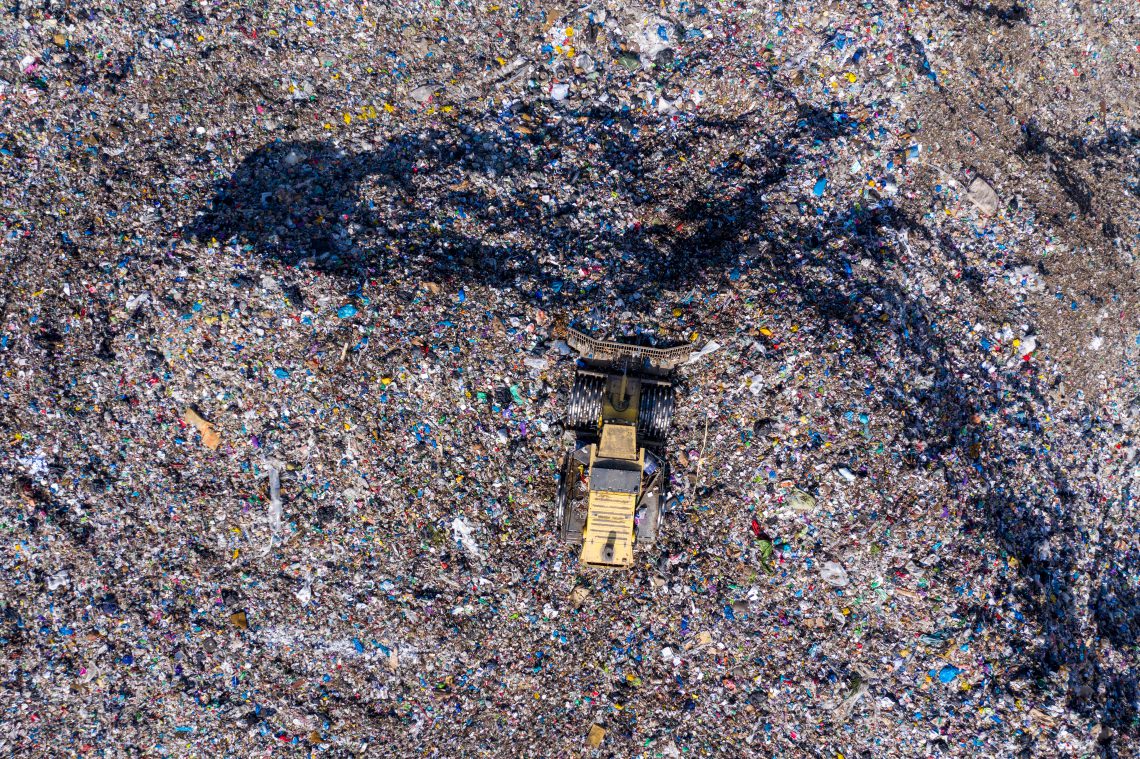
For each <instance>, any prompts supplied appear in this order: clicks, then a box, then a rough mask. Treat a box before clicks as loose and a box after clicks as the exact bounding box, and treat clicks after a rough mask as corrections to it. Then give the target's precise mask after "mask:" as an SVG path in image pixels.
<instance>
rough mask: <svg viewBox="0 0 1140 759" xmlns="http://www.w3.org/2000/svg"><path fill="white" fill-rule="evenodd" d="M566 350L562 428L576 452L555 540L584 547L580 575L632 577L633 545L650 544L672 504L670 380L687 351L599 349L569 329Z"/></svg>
mask: <svg viewBox="0 0 1140 759" xmlns="http://www.w3.org/2000/svg"><path fill="white" fill-rule="evenodd" d="M566 342H567V344H568V345H569V346H570V348H571V349H572V350H574V351H576V352H577V353H578V355H579V359H578V362H577V366H576V369H575V372H574V384H573V385H572V386H571V389H570V395H569V403H568V408H567V413H566V423H565V429H566V431H567V435H569V434H570V433H572V434H573V439H574V443H573V446H572V447H571V448H570V449H569V450H567V451H566V453H565V455H564V456H563V458H562V466H561V468H560V470H559V475H558V489H557V491H556V495H555V516H556V520H557V525H558V534H559V537H560V538H561V539H562V540H565V541H567V542H569V543H573V544H577V545H581V546H582V549H581V554H580V561H581V563H582V565H584V566H589V567H602V568H610V569H620V568H628V567H630V566H632V565H633V551H634V546H638V547H639V548H643V547H647V546H651V545H653V544H654V543H655V542H656V540H657V532H658V528H659V526H660V524H661V519H662V515H663V513H664V509H665V506H666V504H667V503H668V499H669V463H668V461H667V459H666V457H665V445H666V442H667V436H668V432H669V424H670V422H671V421H672V417H673V382H672V374H673V371H674V369H676V367H677V366H679V365H680V364H682V363H685V362H686V361H688V360H689V359H690V357H691V356H692V355H693V354H692V348H691V347H690V346H686V345H682V346H676V347H671V348H659V347H652V346H646V345H639V344H635V343H627V342H620V341H606V340H597V339H595V338H593V337H590V336H589V335H586V334H584V333H582V332H579V331H578V330H574V329H570V330H568V333H567V338H566Z"/></svg>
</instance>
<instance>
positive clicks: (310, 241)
mask: <svg viewBox="0 0 1140 759" xmlns="http://www.w3.org/2000/svg"><path fill="white" fill-rule="evenodd" d="M794 107H795V108H796V118H795V119H794V125H792V126H790V127H788V128H786V129H784V130H783V131H781V132H779V133H767V132H765V131H764V123H763V122H762V121H761V120H760V119H759V117H758V116H757V115H755V114H750V115H746V116H743V117H739V118H737V119H731V120H714V119H699V118H698V119H693V120H691V121H688V122H684V123H682V124H680V125H665V124H663V123H661V122H658V121H655V120H648V119H645V118H642V117H633V116H630V115H629V114H628V113H621V112H614V111H607V110H602V109H592V110H585V111H579V112H570V113H567V114H565V115H564V116H563V117H562V118H561V119H560V120H559V121H558V123H557V124H555V125H553V126H552V125H550V124H549V123H547V122H545V121H543V120H542V119H536V120H524V121H522V122H519V121H518V120H510V121H509V122H508V121H506V120H502V119H500V120H498V122H497V123H498V126H496V127H494V128H487V127H480V128H474V127H465V126H462V125H459V126H456V127H454V128H448V129H446V130H444V129H436V130H424V131H418V132H408V133H405V134H403V135H401V136H399V137H397V138H396V139H394V140H391V141H390V142H388V143H387V144H385V145H384V146H383V147H381V148H379V149H368V150H359V151H356V152H353V151H350V150H345V149H341V148H338V147H337V146H335V145H333V144H332V143H328V142H274V143H270V144H268V145H265V146H264V147H262V148H261V149H259V150H257V151H255V152H254V153H252V154H251V155H249V156H247V157H246V159H245V160H244V161H242V163H241V165H240V166H239V167H238V169H237V170H236V171H235V172H234V174H233V175H232V176H231V177H230V178H229V179H228V180H226V181H224V182H222V183H221V184H220V185H219V186H218V187H217V190H216V193H215V196H214V198H213V201H212V202H211V203H210V205H209V206H208V207H206V208H204V209H202V211H201V213H200V214H199V216H198V218H197V219H196V220H195V222H194V224H193V225H192V226H191V227H190V228H189V229H188V230H186V232H187V235H188V236H196V237H197V238H198V239H200V240H201V239H207V240H208V239H211V238H214V239H216V240H218V241H221V242H225V241H231V240H237V241H239V242H240V243H242V244H246V245H251V246H253V248H254V250H255V251H257V252H259V253H260V254H262V255H265V256H268V257H275V258H278V259H280V260H282V261H284V262H286V263H288V264H297V263H300V262H303V261H304V262H308V263H310V264H311V265H312V266H314V267H316V268H318V269H320V270H323V271H326V272H329V273H330V274H332V275H335V276H345V277H346V278H355V277H358V276H361V275H367V274H368V273H373V274H376V275H379V276H399V277H413V278H418V279H425V278H430V279H433V280H435V281H441V282H442V281H450V282H454V283H456V284H470V283H480V284H485V285H490V286H494V287H502V288H513V289H514V290H515V291H516V293H517V296H518V298H519V299H520V300H527V299H535V300H538V301H540V302H551V301H552V299H553V298H554V297H555V294H556V295H557V299H558V300H557V303H558V304H559V305H560V306H564V307H577V306H584V307H592V306H596V307H599V308H600V307H602V306H603V304H602V303H599V302H598V300H599V295H600V292H599V291H598V290H597V286H591V285H574V286H571V285H569V284H567V283H568V282H570V281H571V279H572V278H571V276H570V275H571V273H574V272H580V271H581V270H582V269H590V268H592V267H593V268H597V269H598V270H599V271H602V272H604V275H605V278H606V280H607V281H608V282H610V283H611V284H612V286H614V287H615V288H616V289H617V291H618V292H619V293H620V294H621V297H622V300H623V303H621V304H620V308H621V309H623V310H630V311H632V312H633V313H635V314H636V313H638V312H639V311H641V310H644V312H649V311H651V310H652V309H653V308H654V307H655V306H656V305H657V304H658V302H659V297H660V296H661V295H662V294H663V293H664V292H665V291H673V292H679V291H685V290H689V289H694V288H698V287H700V286H702V285H708V284H710V283H713V284H714V285H716V286H719V285H723V284H724V279H725V276H726V272H727V271H729V270H730V269H738V270H741V271H744V272H754V273H755V275H756V276H757V277H759V278H760V279H761V280H762V281H766V282H780V283H781V289H782V290H783V289H788V290H790V291H791V292H793V293H794V300H793V301H789V307H793V308H797V309H802V310H806V311H807V312H808V313H809V314H814V318H815V319H816V320H817V321H818V322H819V323H820V324H821V325H822V328H823V329H824V330H831V331H833V332H836V333H838V334H842V335H843V336H845V338H846V339H848V340H849V341H851V342H852V343H853V344H854V346H855V348H856V350H857V351H859V352H861V353H863V354H864V355H866V356H876V355H878V354H879V352H880V351H882V350H883V347H882V346H883V345H889V346H892V348H891V349H892V350H893V351H894V354H893V355H894V356H896V357H897V359H898V366H896V368H895V369H894V370H893V371H892V372H891V373H890V375H891V377H890V379H889V380H888V384H887V386H885V387H876V390H877V392H879V393H881V394H882V397H883V398H884V399H885V400H884V402H885V403H886V404H887V405H888V406H889V407H890V408H892V409H893V410H894V411H895V412H896V413H897V414H898V415H899V418H901V419H903V420H904V430H905V432H904V436H905V438H906V440H907V441H908V447H907V448H906V449H904V450H901V451H899V452H897V459H898V461H897V466H898V467H900V468H909V469H911V470H916V471H923V472H926V473H927V474H926V476H929V477H937V476H941V477H944V478H945V479H946V484H947V488H948V489H949V491H950V492H959V493H965V492H967V491H966V488H967V487H968V486H969V482H970V481H973V482H977V481H979V480H980V481H981V482H983V483H984V484H985V485H984V492H985V493H986V496H985V497H984V498H983V499H981V500H980V501H975V502H973V503H972V506H973V507H974V508H973V513H972V516H970V518H969V519H968V522H967V526H966V529H967V530H968V531H972V530H985V531H987V532H988V533H990V534H991V535H992V536H993V538H994V539H995V540H996V541H997V542H998V544H999V545H1000V546H1001V547H1002V548H1003V549H1004V550H1006V551H1007V552H1008V553H1009V554H1011V555H1013V556H1015V557H1016V558H1017V559H1018V565H1019V572H1020V573H1021V576H1022V579H1023V582H1021V583H1018V584H1017V588H1015V587H1012V586H1011V587H1010V588H1008V589H1007V590H1006V592H1009V593H1016V594H1018V598H1017V601H1018V602H1019V603H1020V605H1021V607H1022V608H1025V609H1027V610H1029V611H1030V612H1031V613H1032V614H1033V616H1035V617H1036V619H1037V620H1038V621H1039V623H1040V624H1041V626H1042V628H1043V629H1044V631H1045V635H1044V637H1043V639H1042V640H1041V641H1040V642H1039V643H1038V644H1037V645H1038V649H1037V650H1035V651H1033V652H1032V655H1031V656H1029V657H1026V660H1027V661H1032V662H1035V663H1036V664H1035V665H1034V666H1035V668H1036V672H1027V673H1026V674H1028V675H1030V676H1032V675H1034V674H1042V673H1045V672H1056V671H1058V670H1059V669H1060V668H1061V667H1067V668H1068V670H1069V694H1068V696H1069V700H1070V704H1071V705H1072V706H1073V707H1074V708H1077V709H1079V710H1080V711H1081V712H1082V713H1086V714H1094V713H1095V714H1096V715H1097V716H1098V718H1099V720H1100V722H1101V723H1102V724H1104V725H1110V726H1113V727H1115V728H1117V729H1125V728H1130V726H1131V725H1132V723H1133V721H1134V718H1135V716H1136V703H1137V698H1138V693H1140V691H1138V686H1137V678H1136V675H1135V674H1132V673H1130V672H1128V671H1113V670H1110V669H1108V668H1105V667H1103V666H1102V665H1101V664H1100V663H1098V660H1097V657H1096V656H1094V655H1092V654H1093V652H1090V651H1088V650H1087V649H1086V647H1085V644H1084V642H1083V639H1082V635H1081V631H1080V629H1079V624H1078V618H1079V616H1080V613H1079V612H1081V611H1085V612H1086V613H1088V614H1091V618H1092V619H1093V620H1094V622H1095V625H1096V628H1097V633H1098V634H1099V635H1100V636H1102V637H1104V638H1107V639H1109V640H1111V641H1113V642H1114V643H1115V644H1117V645H1121V646H1124V647H1128V646H1130V645H1131V643H1130V642H1129V641H1134V640H1135V632H1136V630H1137V625H1138V623H1140V597H1138V595H1137V593H1136V592H1135V591H1134V590H1131V589H1130V588H1131V586H1130V585H1128V583H1127V582H1126V581H1125V579H1124V578H1125V575H1126V574H1127V572H1126V571H1125V570H1131V571H1133V572H1134V571H1135V569H1136V568H1135V567H1127V568H1126V567H1117V566H1113V565H1112V564H1111V563H1108V564H1106V565H1098V567H1099V569H1098V570H1097V571H1099V572H1100V576H1099V577H1098V578H1097V580H1096V582H1095V583H1094V585H1095V587H1097V588H1098V589H1097V590H1096V592H1095V593H1094V594H1093V598H1092V600H1091V601H1090V602H1089V604H1090V606H1091V607H1092V608H1091V609H1088V610H1081V609H1079V608H1078V601H1077V599H1076V598H1075V596H1074V593H1073V587H1072V586H1073V578H1074V576H1075V574H1076V570H1077V556H1076V548H1075V546H1076V545H1077V543H1078V542H1079V541H1077V540H1074V539H1073V538H1074V537H1076V534H1077V527H1076V525H1075V523H1074V519H1073V516H1072V512H1073V509H1072V504H1074V503H1075V502H1076V501H1077V499H1081V498H1091V497H1095V494H1091V493H1077V492H1074V490H1073V489H1072V488H1071V487H1070V485H1069V484H1068V482H1067V479H1066V475H1065V472H1064V471H1063V470H1062V469H1061V468H1060V467H1059V466H1058V465H1057V464H1056V462H1055V461H1054V460H1053V459H1051V458H1049V457H1034V458H1032V460H1031V461H1030V462H1029V463H1028V464H1026V463H1025V462H1020V463H1022V465H1023V467H1026V466H1027V467H1029V468H1030V469H1032V470H1033V472H1034V473H1033V479H1034V481H1035V482H1037V483H1038V484H1041V483H1044V484H1045V487H1044V488H1038V487H1026V486H1024V485H1022V484H1021V483H1019V482H1014V481H1012V479H1011V477H1010V475H1009V471H1010V468H1011V467H1010V466H1009V463H1010V461H1011V458H1012V457H1013V456H1016V455H1019V454H1018V452H1017V451H1013V450H1009V449H1008V448H1009V446H1008V445H1007V444H1003V442H1002V440H1001V437H1000V434H999V433H998V432H991V431H989V430H987V428H986V426H985V425H984V424H981V423H979V422H978V419H979V418H980V417H985V416H991V417H992V416H993V415H995V414H996V415H998V416H999V417H1001V418H1005V419H1010V420H1012V421H1011V422H1010V423H1011V424H1013V425H1015V426H1017V427H1019V428H1020V430H1021V432H1022V433H1024V434H1026V435H1028V436H1029V437H1030V438H1031V439H1032V440H1034V441H1036V442H1038V443H1039V444H1040V445H1039V446H1038V448H1042V447H1044V446H1045V445H1046V444H1047V441H1046V438H1045V433H1044V429H1045V428H1044V426H1043V424H1042V421H1041V419H1042V418H1043V415H1044V414H1045V413H1046V406H1047V404H1046V399H1045V396H1046V392H1047V390H1048V388H1044V387H1042V386H1041V380H1039V379H1038V374H1037V372H1036V370H1035V369H1034V368H1033V366H1032V364H1031V363H1030V362H1025V363H1024V365H1023V367H1022V369H1020V370H1012V371H1009V372H1006V373H1005V374H1002V375H1000V376H1001V377H1002V379H1000V380H999V379H997V378H996V377H997V376H998V375H994V374H990V373H989V372H988V371H987V370H986V369H984V368H983V367H982V361H981V359H980V358H979V357H978V356H976V355H975V356H970V355H969V351H968V350H966V349H964V347H963V346H961V345H958V344H956V343H955V342H953V341H951V340H950V339H949V338H948V336H947V331H946V330H945V329H943V328H942V327H941V326H940V325H939V324H938V322H937V320H936V319H935V318H934V317H933V314H934V313H936V309H935V307H934V304H933V303H932V302H930V301H928V300H927V298H926V297H925V296H924V295H922V293H921V289H918V288H908V287H905V286H904V285H903V284H901V283H900V277H899V276H897V275H896V272H897V271H898V270H900V268H905V266H906V265H907V264H908V260H909V261H910V262H911V263H913V257H914V253H913V252H911V251H910V245H909V243H908V242H907V241H908V240H913V241H915V242H918V241H922V242H923V244H925V245H928V246H934V247H941V248H943V249H945V250H946V252H947V255H951V256H957V255H960V254H957V253H956V251H954V250H953V249H952V243H950V242H949V241H948V240H944V239H939V238H937V237H935V236H934V235H933V234H932V233H931V231H930V230H929V229H927V228H926V227H925V226H924V225H923V224H922V223H921V221H920V220H917V219H914V218H911V217H909V216H908V215H907V214H906V213H904V212H903V211H900V210H899V209H897V208H896V207H895V206H894V205H893V204H891V203H890V202H889V201H887V200H885V199H883V198H879V197H876V196H874V195H873V194H870V195H868V194H866V193H865V194H864V196H863V198H861V199H860V200H859V201H858V202H855V201H852V202H850V204H849V205H848V206H847V207H845V208H842V210H841V211H834V212H830V213H826V214H822V213H817V212H816V210H815V208H814V206H815V203H814V202H813V201H814V200H815V199H814V198H813V197H812V196H811V193H810V192H805V193H804V194H803V196H802V197H801V198H800V199H799V200H798V201H797V202H796V203H795V204H794V205H793V206H792V207H788V206H787V205H785V206H783V207H772V206H770V204H769V202H768V200H767V198H766V193H767V192H768V191H770V190H772V189H773V188H775V187H776V186H777V185H780V184H781V183H782V182H783V181H784V180H785V179H786V178H787V177H788V176H789V174H790V172H791V171H792V169H793V168H794V167H796V166H797V165H799V164H802V163H803V162H804V161H805V160H807V156H806V155H805V152H804V151H805V147H804V146H808V147H809V148H810V147H811V146H819V145H823V144H826V143H829V142H832V141H835V140H839V139H845V138H848V137H850V136H852V135H854V134H856V133H857V132H858V131H859V130H860V129H861V128H862V125H861V124H860V123H859V122H857V121H853V120H850V119H848V118H846V117H844V116H842V115H840V114H833V113H831V112H829V111H826V110H821V109H818V108H815V107H812V106H804V105H794ZM742 129H747V130H750V133H751V134H752V136H753V139H752V140H751V141H750V143H751V146H752V147H751V148H750V149H749V150H748V152H747V153H746V154H732V155H729V156H727V157H726V158H725V159H724V160H719V161H717V162H715V163H713V164H708V163H706V164H705V165H704V166H702V167H701V170H700V171H698V170H696V169H689V168H686V164H685V163H684V162H683V161H682V160H681V159H682V158H683V157H684V156H686V155H690V156H691V155H693V154H694V153H696V152H697V151H699V150H701V149H703V148H705V147H707V146H709V145H711V144H714V143H715V141H716V140H717V136H718V135H720V134H724V133H726V132H732V131H736V130H742ZM571 149H573V150H576V151H578V152H579V153H580V154H582V153H584V154H588V156H589V160H588V162H585V166H583V162H582V161H581V160H580V159H579V160H574V161H570V160H568V161H563V160H561V159H562V157H563V155H564V153H566V152H568V151H569V150H571ZM900 157H901V156H900ZM663 167H673V169H675V170H673V169H669V168H663ZM579 179H586V180H588V182H587V184H588V186H590V187H591V188H592V189H591V190H590V191H588V192H587V191H579V190H576V189H574V188H575V187H576V186H577V180H579ZM559 184H562V185H564V186H565V187H566V188H569V189H567V190H566V191H564V192H562V193H561V194H559V195H558V196H557V197H554V196H553V195H551V194H547V193H548V192H549V188H550V187H552V186H558V185H559ZM603 193H605V194H609V193H612V196H610V197H613V198H617V199H618V201H619V203H620V204H621V205H622V206H623V207H625V208H629V209H635V210H636V211H637V216H638V221H636V222H632V223H631V222H630V221H629V219H628V218H621V217H620V216H618V215H613V214H607V211H606V207H607V205H609V199H610V198H609V197H598V196H599V195H601V194H603ZM868 262H870V265H868ZM963 263H964V258H963ZM418 279H417V280H413V281H418ZM963 279H964V280H965V281H966V286H968V287H970V286H973V287H976V285H972V284H971V283H972V282H974V281H977V280H980V279H982V277H981V275H980V274H979V273H978V272H975V271H973V270H971V269H970V267H969V266H965V265H964V267H963ZM614 305H615V304H613V303H610V304H608V306H609V307H613V306H614ZM971 492H972V491H971ZM963 498H965V496H963ZM1054 538H1056V540H1054ZM1043 545H1046V546H1047V545H1052V546H1060V548H1057V549H1054V550H1043V549H1042V546H1043ZM1122 583H1123V584H1122ZM953 616H954V617H956V618H957V619H958V620H959V621H960V622H961V624H962V625H963V626H969V625H975V626H976V625H980V624H986V625H988V624H997V621H996V620H995V619H994V618H993V610H992V607H988V606H987V604H986V603H985V602H984V601H981V600H969V599H963V600H961V601H959V602H958V604H957V607H956V609H955V611H954V614H953ZM992 687H994V688H995V689H997V688H1000V687H1001V686H998V685H994V686H992Z"/></svg>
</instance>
